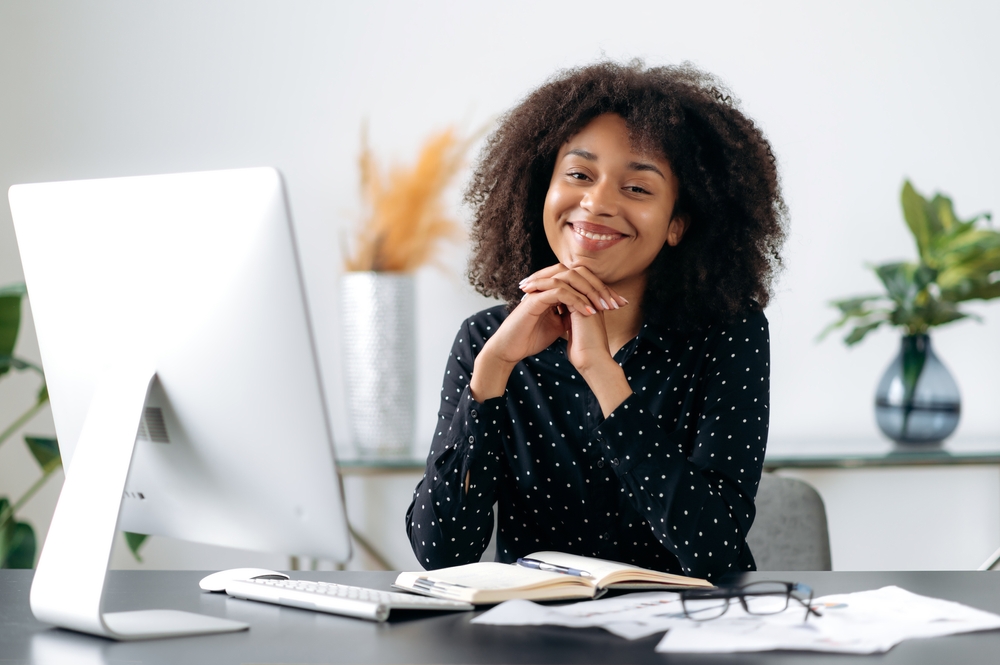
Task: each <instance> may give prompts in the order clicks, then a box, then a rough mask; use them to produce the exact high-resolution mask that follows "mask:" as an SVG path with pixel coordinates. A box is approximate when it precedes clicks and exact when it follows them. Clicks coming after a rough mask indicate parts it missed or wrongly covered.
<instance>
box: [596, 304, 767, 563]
mask: <svg viewBox="0 0 1000 665" xmlns="http://www.w3.org/2000/svg"><path fill="white" fill-rule="evenodd" d="M705 342H706V344H705V345H704V346H703V348H702V349H701V352H702V353H703V357H701V359H700V361H699V364H700V371H699V372H698V373H697V375H698V378H697V380H696V381H695V383H694V384H692V385H691V387H690V388H688V390H687V392H686V394H681V393H676V394H674V397H675V399H676V400H677V407H678V412H679V414H680V416H679V417H680V420H677V419H675V421H676V422H664V420H663V416H662V414H660V415H657V414H656V413H654V411H653V410H651V409H650V408H649V406H648V402H649V397H648V396H647V394H646V392H645V388H643V391H644V392H641V393H634V394H633V395H632V396H631V397H630V398H628V399H627V400H626V401H625V402H623V403H622V404H621V405H620V406H619V407H618V408H617V409H616V410H615V411H614V412H613V413H611V414H610V415H609V417H608V418H607V419H606V420H605V421H604V422H603V423H601V424H600V425H599V426H598V427H597V428H596V430H595V431H594V434H593V436H594V440H596V441H597V443H598V444H599V445H600V446H601V447H602V451H603V455H604V457H605V459H606V460H607V461H608V462H609V464H610V466H611V468H612V469H613V470H614V473H615V474H616V476H617V477H618V480H619V482H620V483H621V492H623V493H624V494H625V495H626V496H627V497H628V502H629V503H630V504H631V505H632V507H633V508H634V509H635V511H636V512H637V513H638V514H639V515H641V516H642V517H643V518H644V519H645V521H646V523H647V524H648V525H649V527H650V528H651V529H652V532H653V536H654V537H655V538H656V539H657V540H658V541H659V542H660V543H661V544H662V545H663V547H665V548H666V549H667V550H668V551H669V552H671V553H672V554H673V555H674V556H676V557H677V559H678V561H679V562H680V565H681V568H682V570H683V572H684V573H685V574H687V575H692V576H695V577H706V578H709V579H711V578H712V577H718V575H719V574H720V573H724V572H727V571H730V570H735V569H737V567H738V566H739V567H741V568H747V569H749V568H752V567H753V558H752V556H750V554H749V552H745V551H744V549H745V548H746V542H745V537H746V534H747V532H748V531H749V529H750V525H751V524H752V523H753V518H754V503H753V501H754V497H755V496H756V493H757V485H758V483H759V481H760V474H761V469H762V464H763V460H764V449H765V445H766V442H767V426H768V392H769V370H770V367H769V347H768V343H769V342H768V337H767V321H766V319H765V318H764V316H763V315H762V314H760V315H755V316H750V317H748V319H746V320H744V321H743V322H742V323H738V324H732V325H727V326H722V327H721V328H717V329H715V330H713V331H712V332H711V333H709V334H708V335H706V340H705ZM694 348H695V347H694V346H692V349H694ZM627 378H628V377H627ZM699 384H700V385H699ZM685 415H686V416H688V417H687V418H685V417H684V416H685ZM691 429H694V430H695V431H694V432H693V433H692V432H691V431H690V430H691ZM692 434H693V436H692ZM739 562H741V563H742V566H740V564H739Z"/></svg>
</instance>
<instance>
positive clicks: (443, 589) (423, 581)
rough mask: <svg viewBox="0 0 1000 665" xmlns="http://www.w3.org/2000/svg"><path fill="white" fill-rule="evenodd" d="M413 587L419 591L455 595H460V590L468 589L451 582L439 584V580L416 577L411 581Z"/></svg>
mask: <svg viewBox="0 0 1000 665" xmlns="http://www.w3.org/2000/svg"><path fill="white" fill-rule="evenodd" d="M413 587H414V588H415V589H417V590H420V591H426V592H428V593H430V592H437V593H441V594H455V593H461V591H460V590H461V589H468V588H469V587H467V586H465V585H464V584H455V583H453V582H441V581H439V580H431V579H428V578H426V577H418V578H417V579H415V580H414V581H413Z"/></svg>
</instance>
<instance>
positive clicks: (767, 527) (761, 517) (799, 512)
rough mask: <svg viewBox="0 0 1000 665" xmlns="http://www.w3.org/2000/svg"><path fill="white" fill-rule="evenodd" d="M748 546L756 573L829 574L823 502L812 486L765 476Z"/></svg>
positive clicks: (787, 479) (828, 536)
mask: <svg viewBox="0 0 1000 665" xmlns="http://www.w3.org/2000/svg"><path fill="white" fill-rule="evenodd" d="M755 504H756V506H757V517H756V519H754V523H753V526H752V527H751V528H750V533H748V534H747V544H748V545H749V546H750V551H751V552H753V556H754V559H755V560H756V561H757V570H832V564H831V559H830V535H829V531H828V530H827V525H826V508H824V506H823V499H821V498H820V496H819V493H818V492H817V491H816V490H815V489H813V487H812V486H811V485H809V484H808V483H806V482H803V481H801V480H797V479H795V478H784V477H782V476H775V475H773V474H770V473H765V474H763V475H762V476H761V478H760V487H758V488H757V499H756V501H755Z"/></svg>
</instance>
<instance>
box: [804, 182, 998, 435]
mask: <svg viewBox="0 0 1000 665" xmlns="http://www.w3.org/2000/svg"><path fill="white" fill-rule="evenodd" d="M900 198H901V202H902V206H903V217H904V218H905V219H906V225H907V226H908V227H909V229H910V233H911V234H912V235H913V239H914V241H915V243H916V246H917V254H918V260H917V261H902V262H891V263H883V264H880V265H874V266H871V268H872V270H873V271H874V272H875V274H876V275H877V276H878V278H879V280H880V281H881V282H882V285H883V286H884V287H885V293H879V294H872V295H862V296H855V297H852V298H845V299H843V300H835V301H833V302H831V303H830V304H831V305H832V306H834V307H836V308H837V309H838V310H839V311H840V317H839V318H838V319H837V320H836V321H834V322H833V323H831V324H830V325H829V326H828V327H827V328H826V330H824V331H823V333H822V334H821V335H820V338H821V339H822V338H823V337H824V336H826V334H827V333H829V332H830V331H832V330H834V329H837V328H841V327H844V326H852V329H851V330H850V332H849V333H848V334H847V336H846V337H845V338H844V342H845V343H846V344H847V345H848V346H852V345H854V344H857V343H858V342H860V341H861V340H862V339H864V338H865V337H866V336H867V335H868V334H869V333H871V332H872V331H874V330H876V329H878V328H879V327H881V326H883V325H891V326H895V327H897V328H900V329H901V332H902V340H901V349H900V352H899V354H898V355H897V357H896V358H895V359H894V360H893V362H892V363H890V365H889V367H888V369H887V370H886V372H885V374H884V375H883V377H882V380H881V381H880V382H879V386H878V388H877V390H876V398H875V415H876V420H877V422H878V425H879V427H880V429H881V430H882V431H883V432H884V433H885V434H886V435H887V436H888V437H889V438H891V439H893V440H894V441H896V442H898V443H903V444H910V443H923V444H932V443H939V442H941V441H942V440H944V439H945V438H946V437H947V436H949V435H950V434H951V433H952V432H953V431H954V430H955V428H956V427H957V426H958V419H959V415H960V413H961V398H960V395H959V392H958V386H957V385H956V384H955V382H954V379H952V377H951V375H950V374H949V373H948V370H947V369H946V368H945V367H944V365H943V364H942V363H941V362H940V360H939V359H938V358H937V356H936V355H935V354H934V352H933V350H932V349H931V343H930V337H929V332H930V329H931V328H934V327H936V326H942V325H945V324H948V323H952V322H954V321H960V320H962V319H966V318H975V319H978V317H976V316H975V315H974V314H971V313H969V312H966V311H962V310H961V309H960V308H959V304H960V303H963V302H966V301H969V300H991V299H993V298H997V297H1000V232H998V231H996V230H995V229H992V228H989V227H988V224H989V223H990V221H991V216H990V214H989V213H982V214H979V215H976V216H975V217H972V218H971V219H967V220H962V219H959V217H958V216H957V215H956V214H955V208H954V204H953V203H952V201H951V199H950V198H948V197H947V196H944V195H943V194H940V193H936V194H935V195H934V197H933V198H931V199H930V200H928V199H927V198H925V197H924V196H922V195H921V194H920V193H919V192H917V190H916V189H914V187H913V185H912V184H910V182H909V181H908V180H907V181H906V182H904V184H903V191H902V193H901V196H900Z"/></svg>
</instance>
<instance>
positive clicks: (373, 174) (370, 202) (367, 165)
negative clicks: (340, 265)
mask: <svg viewBox="0 0 1000 665" xmlns="http://www.w3.org/2000/svg"><path fill="white" fill-rule="evenodd" d="M477 136H478V135H476V136H471V137H469V138H465V139H462V138H460V137H459V136H458V133H457V132H456V131H455V129H454V128H451V127H449V128H447V129H445V130H443V131H441V132H438V133H435V134H433V135H432V136H431V137H430V138H429V139H428V140H427V141H426V142H425V143H424V145H423V147H422V148H421V150H420V154H419V156H418V157H417V161H416V163H415V164H414V165H413V166H412V167H407V166H402V165H398V164H394V165H392V166H390V167H389V168H388V169H387V170H385V171H384V172H383V170H382V169H380V168H379V165H378V164H377V163H376V160H375V157H374V156H373V155H372V152H371V149H370V148H369V146H368V136H367V131H365V130H362V134H361V154H360V156H359V159H358V166H359V167H360V170H361V198H362V201H363V202H364V206H365V212H364V215H363V219H362V223H361V228H360V229H359V230H358V232H357V235H356V236H355V243H354V245H355V246H354V251H353V252H352V253H350V254H349V255H348V256H346V257H345V261H344V263H345V268H346V269H347V270H348V271H367V270H372V271H376V272H409V271H413V270H416V269H417V268H419V267H421V266H423V265H425V264H427V263H429V262H431V260H432V255H433V253H434V250H435V249H436V247H437V244H438V241H440V240H444V239H449V238H452V239H454V238H458V237H461V235H462V229H461V226H460V225H459V224H458V223H457V222H456V221H455V220H453V219H451V218H450V217H449V216H448V215H447V214H446V212H445V205H444V201H443V200H442V197H443V194H444V191H445V189H446V188H447V187H448V185H449V184H450V183H451V181H452V180H453V179H454V177H455V175H456V174H457V173H458V171H459V170H460V169H461V168H462V166H463V165H464V163H465V154H466V152H467V151H468V149H469V147H470V145H471V144H472V143H473V141H474V140H475V139H476V138H477Z"/></svg>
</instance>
